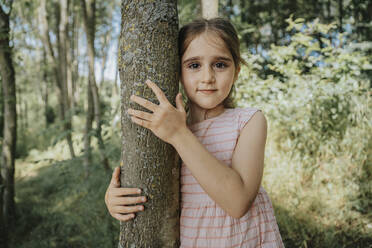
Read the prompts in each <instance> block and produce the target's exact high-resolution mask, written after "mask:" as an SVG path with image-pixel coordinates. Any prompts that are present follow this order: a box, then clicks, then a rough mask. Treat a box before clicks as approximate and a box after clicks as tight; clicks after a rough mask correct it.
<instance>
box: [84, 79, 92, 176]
mask: <svg viewBox="0 0 372 248" xmlns="http://www.w3.org/2000/svg"><path fill="white" fill-rule="evenodd" d="M90 84H91V82H90V80H89V79H88V91H87V102H88V104H87V111H86V113H87V117H86V120H85V129H84V167H85V168H84V169H85V176H86V177H88V175H89V165H90V164H91V162H92V148H91V145H90V140H91V137H92V123H93V118H94V110H93V96H92V91H91V90H89V89H90V88H91V86H90Z"/></svg>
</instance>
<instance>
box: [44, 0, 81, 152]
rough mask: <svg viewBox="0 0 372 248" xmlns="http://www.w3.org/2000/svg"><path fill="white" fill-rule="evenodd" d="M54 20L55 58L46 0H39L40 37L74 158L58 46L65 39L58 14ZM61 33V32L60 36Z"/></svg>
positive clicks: (64, 20)
mask: <svg viewBox="0 0 372 248" xmlns="http://www.w3.org/2000/svg"><path fill="white" fill-rule="evenodd" d="M64 1H66V0H64ZM62 3H63V2H62ZM65 4H66V3H63V6H61V9H63V8H64V5H65ZM62 11H64V13H61V14H62V15H66V14H67V12H66V10H62ZM62 15H61V18H62V19H63V22H64V23H65V22H66V18H65V17H62ZM56 20H57V24H58V27H59V32H58V34H57V42H58V51H59V52H58V55H59V56H61V57H62V58H57V57H56V56H55V53H54V50H53V46H52V42H51V40H50V37H49V25H48V19H47V9H46V0H40V6H39V21H40V26H41V33H42V35H41V37H42V41H43V43H44V46H45V47H46V51H47V54H48V56H49V57H50V59H51V65H52V68H53V74H54V75H55V79H56V83H57V88H58V101H59V107H60V111H59V116H60V119H61V121H62V122H63V130H64V132H66V140H67V144H68V146H69V149H70V154H71V158H74V157H75V152H74V148H73V145H72V137H71V127H72V125H71V118H69V117H68V99H67V93H66V91H67V86H66V76H65V75H66V70H65V67H64V66H65V64H64V65H61V61H62V63H63V61H65V55H66V54H65V52H66V49H65V46H64V47H60V45H61V44H60V43H61V41H62V42H63V40H66V38H65V34H63V33H64V28H63V27H61V25H63V24H61V23H60V17H59V16H58V17H57V18H56ZM61 33H62V37H61ZM63 54H64V55H63Z"/></svg>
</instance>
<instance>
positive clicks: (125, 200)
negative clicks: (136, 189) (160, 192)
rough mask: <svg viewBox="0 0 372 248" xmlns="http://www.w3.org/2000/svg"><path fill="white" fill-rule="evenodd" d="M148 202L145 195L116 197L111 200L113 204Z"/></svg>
mask: <svg viewBox="0 0 372 248" xmlns="http://www.w3.org/2000/svg"><path fill="white" fill-rule="evenodd" d="M143 202H146V197H145V196H139V197H116V198H114V199H112V200H111V202H110V204H111V205H131V204H137V203H143Z"/></svg>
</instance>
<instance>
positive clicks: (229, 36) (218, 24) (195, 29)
mask: <svg viewBox="0 0 372 248" xmlns="http://www.w3.org/2000/svg"><path fill="white" fill-rule="evenodd" d="M204 32H211V33H213V34H215V35H217V36H218V37H219V38H221V39H222V40H223V42H224V43H225V45H226V47H227V49H228V50H229V51H230V53H231V56H232V58H233V61H234V65H235V68H239V67H240V65H241V64H244V65H246V64H247V63H246V62H245V61H244V59H243V58H242V57H241V55H240V43H239V38H238V35H237V32H236V30H235V28H234V26H233V25H232V24H231V23H230V22H229V21H228V20H225V19H223V18H219V17H217V18H213V19H209V20H207V19H197V20H194V21H192V22H190V23H189V24H186V25H185V26H183V27H182V28H181V29H180V31H179V34H178V52H179V56H180V58H182V56H183V54H184V53H185V51H186V49H187V47H188V46H189V45H190V43H191V41H192V40H194V39H195V38H196V37H198V36H199V35H201V34H203V33H204ZM234 93H235V92H234V85H233V87H232V88H231V90H230V92H229V95H228V96H227V97H226V99H225V100H224V101H223V105H224V107H225V108H234V107H235V104H234V97H233V94H234ZM188 108H189V103H188V99H187V102H186V111H188Z"/></svg>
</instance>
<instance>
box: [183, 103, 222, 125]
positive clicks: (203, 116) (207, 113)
mask: <svg viewBox="0 0 372 248" xmlns="http://www.w3.org/2000/svg"><path fill="white" fill-rule="evenodd" d="M224 111H225V107H224V106H223V104H220V105H218V106H216V107H215V108H213V109H203V108H201V107H200V106H197V105H194V104H191V106H190V124H191V125H192V124H195V123H198V122H201V121H204V120H207V119H210V118H213V117H216V116H219V115H220V114H222V113H223V112H224Z"/></svg>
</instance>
